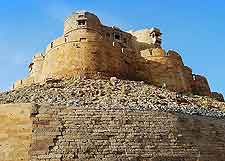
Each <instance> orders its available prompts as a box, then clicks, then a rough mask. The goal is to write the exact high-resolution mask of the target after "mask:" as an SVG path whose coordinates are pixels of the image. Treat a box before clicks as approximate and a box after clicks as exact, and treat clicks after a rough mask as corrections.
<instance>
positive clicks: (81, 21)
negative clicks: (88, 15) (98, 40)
mask: <svg viewBox="0 0 225 161" xmlns="http://www.w3.org/2000/svg"><path fill="white" fill-rule="evenodd" d="M77 22H78V25H79V26H84V25H86V22H87V21H86V20H77Z"/></svg>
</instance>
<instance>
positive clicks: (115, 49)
mask: <svg viewBox="0 0 225 161" xmlns="http://www.w3.org/2000/svg"><path fill="white" fill-rule="evenodd" d="M161 35H162V33H161V32H160V30H159V29H157V28H152V29H144V30H140V31H130V32H124V31H122V30H120V29H119V28H117V27H108V26H104V25H102V24H101V21H100V20H99V18H98V17H97V16H96V15H94V14H92V13H90V12H76V13H73V14H72V15H71V16H69V17H68V18H67V19H66V21H65V24H64V34H63V35H62V36H60V37H59V38H57V39H55V40H53V41H52V42H51V43H49V45H48V47H47V48H46V50H45V51H44V52H43V53H42V54H37V55H36V56H34V58H33V60H32V63H31V64H30V66H29V69H30V73H29V75H28V77H26V78H25V79H24V80H19V81H16V83H15V84H14V85H13V89H18V88H21V87H24V86H30V85H31V84H43V83H46V82H47V81H49V80H61V79H64V78H71V77H73V76H77V77H78V76H79V77H88V78H105V77H117V78H120V79H129V80H139V81H140V80H143V81H148V82H151V83H152V84H153V85H156V86H160V87H162V86H163V87H165V88H167V89H170V90H172V91H177V92H194V93H195V94H198V95H203V96H211V91H210V88H209V85H208V82H207V79H206V78H204V77H203V76H197V75H196V78H197V79H194V78H193V76H192V70H191V69H189V68H187V67H186V66H185V65H184V63H183V60H182V58H181V56H180V55H179V53H177V52H176V51H172V50H169V51H164V50H163V49H162V48H161V41H162V39H161ZM216 98H217V97H216Z"/></svg>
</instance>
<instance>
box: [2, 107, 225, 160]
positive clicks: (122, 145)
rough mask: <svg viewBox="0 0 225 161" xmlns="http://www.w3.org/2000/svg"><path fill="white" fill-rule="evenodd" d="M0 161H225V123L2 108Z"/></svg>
mask: <svg viewBox="0 0 225 161" xmlns="http://www.w3.org/2000/svg"><path fill="white" fill-rule="evenodd" d="M0 115H1V117H0V120H1V121H0V126H1V129H0V140H1V151H0V160H4V161H6V160H13V161H19V160H24V161H28V160H29V161H47V160H50V161H69V160H71V161H72V160H73V161H78V160H79V161H80V160H82V161H94V160H106V161H109V160H110V161H118V160H123V161H130V160H137V161H162V160H168V161H181V160H182V161H224V158H225V154H224V151H225V144H224V142H225V138H224V134H225V129H224V127H225V122H224V121H225V120H224V119H217V118H210V117H206V116H197V115H195V116H190V115H185V114H179V113H168V112H160V111H154V110H143V109H142V110H139V109H136V110H134V109H133V110H130V109H129V108H127V107H126V108H125V107H124V108H123V109H120V108H119V107H111V108H110V109H108V110H105V109H104V108H101V107H96V106H94V105H92V106H88V107H87V106H86V107H75V108H74V107H59V106H54V107H51V106H48V105H41V106H40V105H32V104H14V105H0Z"/></svg>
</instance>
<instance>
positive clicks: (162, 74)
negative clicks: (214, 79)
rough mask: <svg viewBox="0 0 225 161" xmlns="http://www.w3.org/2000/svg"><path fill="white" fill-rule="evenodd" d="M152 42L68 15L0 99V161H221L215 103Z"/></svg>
mask: <svg viewBox="0 0 225 161" xmlns="http://www.w3.org/2000/svg"><path fill="white" fill-rule="evenodd" d="M161 36H162V33H161V31H160V30H159V29H157V28H151V29H144V30H140V31H128V32H124V31H122V30H121V29H119V28H118V27H107V26H104V25H102V23H101V22H100V20H99V19H98V17H97V16H95V15H94V14H92V13H89V12H83V11H82V12H76V13H73V14H72V16H70V17H68V18H67V19H66V21H65V24H64V34H63V35H62V36H61V37H59V38H57V39H56V40H53V41H52V42H50V44H49V45H48V47H47V48H46V50H45V51H44V52H42V53H39V54H36V55H35V56H34V57H33V60H32V62H31V63H30V65H29V74H28V76H27V77H26V78H25V79H23V80H18V81H17V82H16V83H15V84H14V85H13V89H12V90H10V91H7V92H4V93H0V161H224V160H225V153H224V152H225V137H224V136H225V102H224V98H223V95H222V94H220V93H217V92H211V90H210V87H209V84H208V81H207V79H206V78H205V77H204V76H201V75H197V74H193V73H192V69H191V68H190V67H188V66H185V65H184V63H183V60H182V58H181V56H180V55H179V53H177V52H176V51H173V50H169V51H165V50H164V49H163V48H162V47H161V44H162V38H161ZM158 87H160V88H158ZM191 93H192V94H191Z"/></svg>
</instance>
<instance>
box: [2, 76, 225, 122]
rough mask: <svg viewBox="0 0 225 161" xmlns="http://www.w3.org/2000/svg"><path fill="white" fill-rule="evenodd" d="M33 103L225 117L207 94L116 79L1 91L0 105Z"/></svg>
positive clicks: (222, 106) (221, 106)
mask: <svg viewBox="0 0 225 161" xmlns="http://www.w3.org/2000/svg"><path fill="white" fill-rule="evenodd" d="M9 103H35V104H48V105H66V106H77V107H88V106H91V105H93V104H94V105H95V106H96V105H97V106H99V107H102V108H105V109H108V108H110V107H112V106H114V107H115V106H116V107H118V108H120V107H124V106H126V107H129V109H131V110H132V109H137V108H138V109H140V110H141V109H143V110H146V109H152V110H161V111H168V112H180V113H186V114H190V115H204V116H210V117H218V118H221V117H223V118H225V103H224V102H218V101H216V100H214V99H212V98H209V97H200V96H196V95H192V94H189V95H181V94H178V93H175V92H170V91H168V90H166V89H162V88H157V87H155V86H151V85H149V84H146V83H144V82H137V81H127V80H119V79H116V78H111V79H110V80H93V79H77V78H76V79H75V78H73V79H69V80H64V81H50V82H47V83H46V84H44V85H32V86H30V87H26V88H22V89H20V90H15V91H9V92H5V93H0V104H9Z"/></svg>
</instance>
